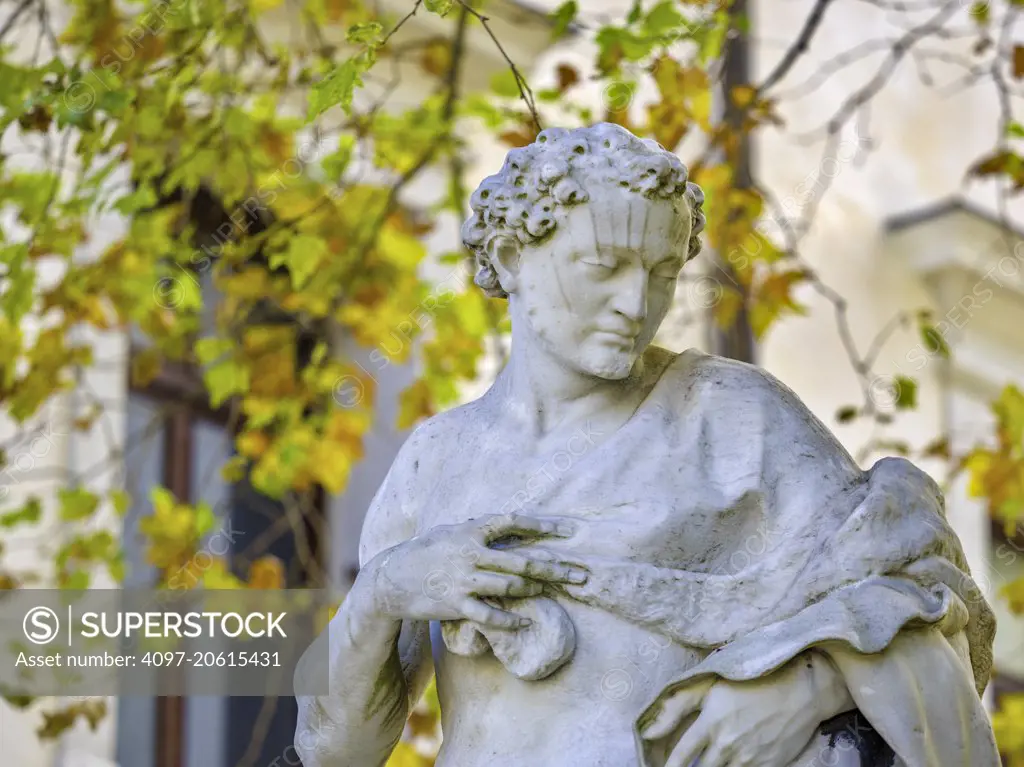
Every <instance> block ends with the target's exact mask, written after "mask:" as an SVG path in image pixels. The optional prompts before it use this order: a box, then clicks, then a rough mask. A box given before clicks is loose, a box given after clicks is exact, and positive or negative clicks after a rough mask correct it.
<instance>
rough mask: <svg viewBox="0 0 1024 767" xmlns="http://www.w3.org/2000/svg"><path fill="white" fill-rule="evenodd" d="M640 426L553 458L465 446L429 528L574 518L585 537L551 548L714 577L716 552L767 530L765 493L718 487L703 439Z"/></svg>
mask: <svg viewBox="0 0 1024 767" xmlns="http://www.w3.org/2000/svg"><path fill="white" fill-rule="evenodd" d="M642 425H643V424H639V426H642ZM637 426H638V424H635V423H634V424H631V428H630V429H624V430H621V432H619V433H616V434H613V435H601V434H596V433H593V432H588V431H587V430H585V429H580V430H577V431H575V432H573V433H571V434H569V435H567V436H565V437H564V439H562V440H560V441H559V443H558V444H556V445H555V446H554V447H553V448H549V449H546V450H544V451H530V450H524V449H522V448H521V447H519V446H516V445H514V444H513V443H512V442H511V440H507V439H503V435H502V434H500V433H494V432H492V433H490V434H488V435H487V436H486V437H483V438H475V439H474V438H466V439H464V440H462V441H461V444H460V447H459V450H458V451H457V455H458V457H459V459H458V461H457V462H456V461H453V462H449V464H448V465H447V466H446V470H445V471H444V472H443V473H442V475H441V476H439V477H438V478H437V481H436V482H435V483H433V484H432V486H431V487H430V489H429V491H428V492H427V493H426V494H425V496H424V498H423V499H422V501H423V505H422V507H421V509H420V514H419V519H420V521H421V526H422V529H427V528H429V527H433V526H435V525H440V524H455V523H459V522H463V521H466V520H468V519H473V518H478V517H483V516H487V515H491V514H508V513H518V514H527V515H532V516H537V517H570V518H573V519H577V520H580V521H582V522H583V524H582V525H580V527H579V530H580V532H579V533H578V534H577V535H574V536H573V538H572V539H571V540H569V541H551V546H552V547H554V548H558V547H562V548H563V549H565V550H566V552H567V553H579V554H585V555H588V556H597V557H607V558H613V559H625V560H631V561H635V562H643V563H647V564H653V565H656V566H660V567H672V568H678V569H690V570H697V571H700V570H706V569H710V568H711V566H712V564H713V561H714V560H715V558H716V552H719V551H725V550H728V549H730V548H731V543H733V542H734V539H737V538H738V537H749V536H750V535H751V534H753V533H755V532H756V530H757V529H758V527H759V525H760V524H761V523H762V522H763V519H762V504H761V501H762V496H761V494H760V493H759V492H758V491H757V489H756V488H752V489H751V490H750V491H749V492H742V493H737V492H736V491H735V489H733V490H731V491H730V492H729V493H728V494H726V493H723V492H721V491H719V490H718V489H716V488H715V487H713V486H709V485H708V483H707V480H706V476H705V472H704V471H703V467H702V465H701V460H700V454H699V452H698V451H699V442H698V441H697V440H694V442H693V444H687V442H686V441H685V440H683V441H678V440H668V439H666V438H665V436H664V434H663V432H662V431H660V430H659V429H657V428H653V427H651V428H637ZM545 545H548V544H545Z"/></svg>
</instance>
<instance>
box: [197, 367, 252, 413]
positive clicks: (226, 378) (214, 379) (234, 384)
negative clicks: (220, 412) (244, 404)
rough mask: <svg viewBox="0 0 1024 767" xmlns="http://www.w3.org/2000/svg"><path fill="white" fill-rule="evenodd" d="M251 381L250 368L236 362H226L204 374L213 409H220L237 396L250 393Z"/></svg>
mask: <svg viewBox="0 0 1024 767" xmlns="http://www.w3.org/2000/svg"><path fill="white" fill-rule="evenodd" d="M249 380H250V375H249V368H247V367H246V366H244V365H242V364H241V363H240V362H238V361H236V360H226V361H224V362H221V363H220V364H218V365H214V366H213V367H211V368H209V369H208V370H207V371H206V372H204V373H203V382H204V383H205V384H206V389H207V391H209V393H210V404H211V405H212V406H213V407H220V406H221V405H222V404H224V403H225V402H226V401H227V400H229V399H230V398H231V397H232V396H234V395H235V394H244V393H246V392H247V391H249V386H250V383H249Z"/></svg>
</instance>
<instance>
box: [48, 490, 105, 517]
mask: <svg viewBox="0 0 1024 767" xmlns="http://www.w3.org/2000/svg"><path fill="white" fill-rule="evenodd" d="M57 497H58V499H59V500H60V519H61V521H62V522H78V521H81V520H83V519H88V518H89V517H91V516H92V515H93V514H94V513H95V512H96V508H97V507H98V506H99V502H100V499H99V498H97V497H96V496H95V495H94V494H93V493H90V492H89V491H88V490H86V489H84V488H81V487H76V488H73V489H70V490H68V489H61V490H58V491H57Z"/></svg>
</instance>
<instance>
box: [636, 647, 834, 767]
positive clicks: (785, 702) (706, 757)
mask: <svg viewBox="0 0 1024 767" xmlns="http://www.w3.org/2000/svg"><path fill="white" fill-rule="evenodd" d="M840 684H841V685H842V691H840V690H839V685H840ZM845 690H846V686H845V683H843V682H842V677H841V676H840V675H839V672H838V671H836V670H835V668H834V667H833V666H832V664H831V663H830V662H829V661H828V660H827V659H826V658H825V657H824V656H823V655H820V654H818V653H815V652H813V651H811V652H807V653H804V654H802V655H799V656H797V657H796V658H794V659H793V660H792V661H790V662H789V663H788V664H787V665H785V666H783V667H782V668H781V669H779V670H778V671H776V672H774V673H772V674H770V675H769V676H766V677H764V678H762V679H755V680H752V681H746V682H731V681H729V680H727V679H717V680H708V681H705V682H700V683H698V684H697V685H695V686H694V687H688V688H686V689H684V690H682V691H680V692H679V693H678V694H677V695H676V696H674V697H673V698H671V699H670V700H669V701H668V702H667V703H666V704H665V708H664V709H663V711H662V712H661V713H660V714H659V715H658V716H657V718H656V719H655V720H654V721H653V722H651V723H650V724H649V725H648V726H647V727H646V728H645V729H644V731H643V733H642V735H643V737H644V738H645V739H647V740H655V739H657V738H661V737H665V736H666V735H668V734H670V733H671V732H672V731H673V730H674V729H675V728H676V727H678V726H679V725H680V724H681V723H682V722H684V721H685V720H686V719H687V718H688V717H690V716H692V715H693V714H694V712H696V711H697V710H699V711H700V714H699V716H698V717H697V719H696V720H695V721H694V722H693V724H691V725H690V727H689V728H688V729H687V730H686V732H685V734H684V735H683V737H682V738H680V740H679V743H678V744H676V746H675V748H674V749H673V750H672V753H671V755H670V756H669V759H668V761H667V762H666V764H665V767H690V766H691V765H694V767H786V766H787V765H789V764H791V763H792V762H793V760H794V759H796V758H797V757H798V756H799V755H800V753H801V752H802V751H803V750H804V749H805V748H806V746H807V744H808V743H809V742H810V740H811V738H813V737H814V735H815V733H816V731H817V729H818V726H819V725H820V724H821V722H823V721H825V720H827V719H830V718H832V717H833V716H835V715H836V714H838V713H840V712H841V711H843V710H846V709H845V708H844V707H846V706H847V705H848V704H852V701H850V700H849V693H848V692H845ZM844 693H845V694H844ZM851 707H852V706H851ZM698 757H699V761H698Z"/></svg>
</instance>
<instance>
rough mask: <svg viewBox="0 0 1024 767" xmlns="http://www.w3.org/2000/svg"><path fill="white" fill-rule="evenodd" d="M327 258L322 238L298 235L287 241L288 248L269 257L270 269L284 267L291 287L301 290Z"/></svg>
mask: <svg viewBox="0 0 1024 767" xmlns="http://www.w3.org/2000/svg"><path fill="white" fill-rule="evenodd" d="M326 256H327V243H326V242H325V241H324V239H323V238H322V237H317V236H315V235H312V234H300V235H296V236H295V237H292V238H290V239H289V240H288V247H287V248H286V249H285V250H283V251H278V252H276V253H273V254H272V255H271V256H270V268H271V269H276V268H278V267H279V266H282V265H283V266H284V267H285V268H287V269H288V274H289V275H291V278H292V287H293V288H294V289H295V290H301V289H302V288H303V287H305V286H306V284H307V283H308V282H309V280H310V279H311V278H312V276H313V275H314V274H316V270H317V268H318V267H319V266H320V264H321V263H323V261H324V258H325V257H326Z"/></svg>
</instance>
